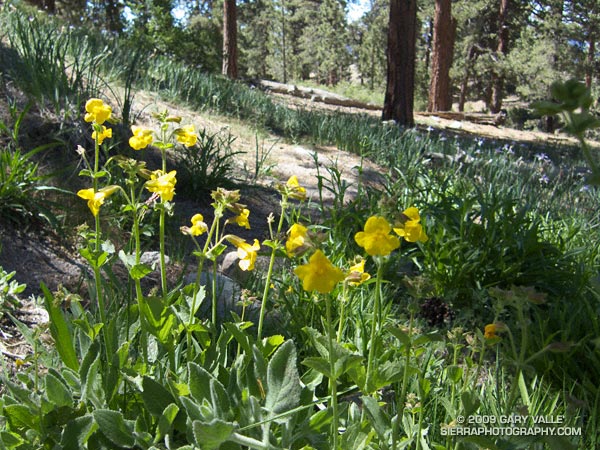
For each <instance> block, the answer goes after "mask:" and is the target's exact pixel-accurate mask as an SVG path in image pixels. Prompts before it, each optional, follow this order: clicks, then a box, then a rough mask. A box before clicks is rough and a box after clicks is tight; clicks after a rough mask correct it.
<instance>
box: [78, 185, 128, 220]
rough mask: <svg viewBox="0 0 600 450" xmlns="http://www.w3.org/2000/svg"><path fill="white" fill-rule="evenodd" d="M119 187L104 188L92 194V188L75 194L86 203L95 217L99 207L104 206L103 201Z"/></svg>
mask: <svg viewBox="0 0 600 450" xmlns="http://www.w3.org/2000/svg"><path fill="white" fill-rule="evenodd" d="M118 188H119V187H118V186H114V185H113V186H106V187H104V188H102V189H100V190H99V191H96V192H94V189H93V188H88V189H81V190H80V191H79V192H77V196H79V197H81V198H82V199H84V200H87V201H88V203H87V204H88V208H90V211H92V214H93V215H94V217H95V216H97V215H98V212H100V206H102V204H104V200H106V198H107V197H108V196H110V195H111V194H113V193H114V192H115V191H116V190H117V189H118Z"/></svg>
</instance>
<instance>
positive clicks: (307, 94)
mask: <svg viewBox="0 0 600 450" xmlns="http://www.w3.org/2000/svg"><path fill="white" fill-rule="evenodd" d="M253 84H254V85H255V86H258V87H259V88H260V89H263V90H265V91H269V92H274V93H276V94H285V95H292V96H294V97H299V98H306V99H309V100H310V101H313V102H320V103H325V104H327V105H332V106H344V107H349V108H361V109H367V110H371V111H380V110H381V106H378V105H374V104H372V103H364V102H360V101H358V100H353V99H351V98H347V97H343V96H341V95H337V94H333V93H331V92H328V91H324V90H323V89H315V88H307V87H302V86H297V85H295V84H285V83H277V82H275V81H268V80H254V81H253Z"/></svg>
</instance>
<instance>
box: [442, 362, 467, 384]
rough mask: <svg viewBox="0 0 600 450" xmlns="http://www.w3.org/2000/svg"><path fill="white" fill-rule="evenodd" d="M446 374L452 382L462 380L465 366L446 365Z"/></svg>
mask: <svg viewBox="0 0 600 450" xmlns="http://www.w3.org/2000/svg"><path fill="white" fill-rule="evenodd" d="M446 376H447V377H448V379H449V380H450V381H451V382H452V383H454V384H456V383H458V382H459V381H460V380H462V376H463V368H462V367H460V366H448V367H446Z"/></svg>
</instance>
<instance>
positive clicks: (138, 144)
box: [129, 125, 154, 150]
mask: <svg viewBox="0 0 600 450" xmlns="http://www.w3.org/2000/svg"><path fill="white" fill-rule="evenodd" d="M131 132H132V133H133V136H131V137H130V138H129V145H130V146H131V148H132V149H134V150H141V149H143V148H146V147H148V146H149V145H150V144H152V141H153V140H154V137H153V136H152V130H149V129H147V128H142V127H136V126H135V125H134V126H132V127H131Z"/></svg>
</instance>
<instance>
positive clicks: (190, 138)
mask: <svg viewBox="0 0 600 450" xmlns="http://www.w3.org/2000/svg"><path fill="white" fill-rule="evenodd" d="M175 139H177V142H179V143H181V144H183V145H185V146H186V147H191V146H193V145H196V142H197V141H198V135H197V134H196V132H195V131H194V126H193V125H187V126H185V127H182V128H178V129H177V130H175Z"/></svg>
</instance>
